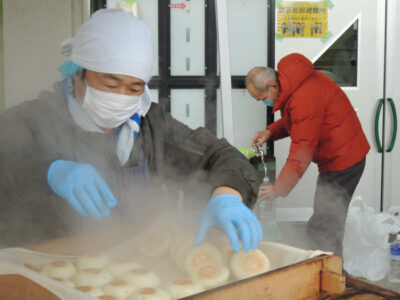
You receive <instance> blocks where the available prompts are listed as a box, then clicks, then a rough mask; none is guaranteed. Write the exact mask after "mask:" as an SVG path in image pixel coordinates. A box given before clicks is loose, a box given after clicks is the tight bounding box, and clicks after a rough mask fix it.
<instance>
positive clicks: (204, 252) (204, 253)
mask: <svg viewBox="0 0 400 300" xmlns="http://www.w3.org/2000/svg"><path fill="white" fill-rule="evenodd" d="M204 263H216V264H222V256H221V253H220V252H219V251H218V249H217V248H216V247H215V246H213V245H211V244H207V243H203V244H201V245H200V246H197V247H194V248H192V249H191V250H190V251H189V252H188V253H187V255H186V258H185V269H186V271H187V272H189V273H191V272H192V271H193V270H195V269H196V268H197V267H198V266H200V265H201V264H204Z"/></svg>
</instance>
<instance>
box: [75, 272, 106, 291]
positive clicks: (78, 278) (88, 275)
mask: <svg viewBox="0 0 400 300" xmlns="http://www.w3.org/2000/svg"><path fill="white" fill-rule="evenodd" d="M111 280H112V276H111V275H110V274H109V273H108V272H106V271H103V270H101V269H97V268H90V269H83V270H78V272H77V273H76V274H75V275H74V276H73V277H72V281H73V282H75V284H76V285H78V286H80V285H83V286H85V285H88V286H92V287H102V286H103V285H105V284H106V283H108V282H110V281H111Z"/></svg>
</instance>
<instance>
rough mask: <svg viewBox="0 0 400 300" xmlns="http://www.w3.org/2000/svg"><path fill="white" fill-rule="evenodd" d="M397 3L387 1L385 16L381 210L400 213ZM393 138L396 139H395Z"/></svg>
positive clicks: (399, 23)
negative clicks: (383, 138)
mask: <svg viewBox="0 0 400 300" xmlns="http://www.w3.org/2000/svg"><path fill="white" fill-rule="evenodd" d="M399 49H400V3H399V1H396V0H388V1H387V15H386V68H385V71H386V74H385V80H384V83H385V87H386V89H385V101H384V106H385V107H384V109H385V111H384V122H385V123H384V137H385V140H384V142H382V143H383V144H382V148H381V150H382V153H383V164H382V168H383V172H382V174H383V180H382V182H383V188H382V199H383V201H382V202H383V203H382V204H383V210H385V211H387V210H389V211H392V212H393V213H395V212H397V213H400V184H399V180H400V147H399V140H398V138H397V125H398V124H397V123H398V115H399V107H400V85H399V78H400V57H399V55H398V54H399ZM396 138H397V139H396Z"/></svg>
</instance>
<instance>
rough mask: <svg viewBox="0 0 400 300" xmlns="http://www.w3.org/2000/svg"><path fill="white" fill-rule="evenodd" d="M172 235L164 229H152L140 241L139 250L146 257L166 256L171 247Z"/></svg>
mask: <svg viewBox="0 0 400 300" xmlns="http://www.w3.org/2000/svg"><path fill="white" fill-rule="evenodd" d="M171 242H172V238H171V234H170V233H169V232H168V231H167V230H165V229H162V228H157V229H156V228H150V229H149V230H147V231H146V232H145V233H144V234H143V236H142V237H141V238H140V240H139V246H138V250H139V252H140V254H142V255H143V256H146V257H151V258H156V257H162V256H164V255H165V254H166V253H167V252H168V250H169V248H170V247H171Z"/></svg>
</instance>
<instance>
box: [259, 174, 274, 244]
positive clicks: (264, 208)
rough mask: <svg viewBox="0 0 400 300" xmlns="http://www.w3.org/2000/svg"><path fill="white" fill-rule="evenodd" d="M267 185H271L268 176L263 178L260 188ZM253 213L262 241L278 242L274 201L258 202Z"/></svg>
mask: <svg viewBox="0 0 400 300" xmlns="http://www.w3.org/2000/svg"><path fill="white" fill-rule="evenodd" d="M267 185H271V183H270V181H269V178H268V176H265V177H264V179H263V181H262V183H261V185H260V187H261V186H267ZM255 213H256V216H257V217H258V219H259V221H260V223H261V226H262V229H263V238H264V240H267V241H279V240H280V233H279V230H278V227H277V223H276V201H275V200H273V201H269V199H264V200H262V201H258V202H257V203H256V207H255Z"/></svg>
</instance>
